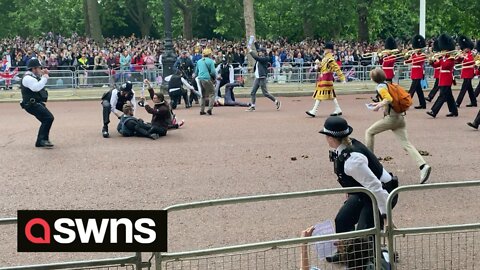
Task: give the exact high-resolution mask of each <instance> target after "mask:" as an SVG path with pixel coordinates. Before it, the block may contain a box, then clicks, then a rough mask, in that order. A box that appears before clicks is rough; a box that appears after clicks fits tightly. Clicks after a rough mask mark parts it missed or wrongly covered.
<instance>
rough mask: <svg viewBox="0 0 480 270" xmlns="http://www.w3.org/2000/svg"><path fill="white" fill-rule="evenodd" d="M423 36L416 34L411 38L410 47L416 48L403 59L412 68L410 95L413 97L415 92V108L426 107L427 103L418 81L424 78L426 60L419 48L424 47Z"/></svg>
mask: <svg viewBox="0 0 480 270" xmlns="http://www.w3.org/2000/svg"><path fill="white" fill-rule="evenodd" d="M426 45H427V44H426V43H425V38H424V37H422V36H421V35H416V36H414V37H413V39H412V47H413V49H414V50H416V52H415V53H413V54H412V56H411V57H410V58H409V59H407V60H405V64H411V65H412V70H411V71H410V78H411V79H412V84H411V85H410V91H408V92H409V93H410V96H411V97H412V98H413V95H414V94H415V93H417V95H418V101H419V102H420V105H419V106H416V107H414V108H415V109H426V108H427V103H426V102H425V97H424V95H423V89H422V85H421V83H420V81H421V80H422V79H423V78H424V71H423V65H424V63H425V60H426V56H425V54H423V53H422V51H421V49H423V48H425V47H426Z"/></svg>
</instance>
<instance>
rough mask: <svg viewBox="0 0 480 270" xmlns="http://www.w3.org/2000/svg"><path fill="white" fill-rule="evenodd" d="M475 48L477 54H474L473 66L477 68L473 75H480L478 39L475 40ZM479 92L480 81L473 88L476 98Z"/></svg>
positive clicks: (479, 42)
mask: <svg viewBox="0 0 480 270" xmlns="http://www.w3.org/2000/svg"><path fill="white" fill-rule="evenodd" d="M475 49H476V50H477V55H476V56H475V66H476V67H477V69H476V70H475V75H477V76H480V40H477V45H476V46H475ZM479 94H480V82H479V83H478V85H477V87H476V88H475V97H476V98H478V95H479Z"/></svg>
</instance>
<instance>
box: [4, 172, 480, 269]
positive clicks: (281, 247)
mask: <svg viewBox="0 0 480 270" xmlns="http://www.w3.org/2000/svg"><path fill="white" fill-rule="evenodd" d="M466 187H480V181H469V182H451V183H437V184H425V185H412V186H401V187H399V188H397V189H395V190H394V191H393V192H392V193H391V194H390V195H389V198H388V201H387V220H388V224H393V226H389V227H387V229H386V231H384V232H383V231H381V228H380V220H379V217H378V215H374V224H375V226H374V227H373V228H370V229H366V230H360V231H353V232H347V233H338V234H329V235H322V236H313V237H307V238H291V239H282V240H276V241H267V242H257V243H250V244H243V245H233V246H226V247H218V248H209V249H201V250H190V251H181V252H165V253H160V252H156V253H153V254H151V257H150V260H149V261H148V262H142V257H141V253H136V254H135V255H134V256H130V257H124V258H109V259H100V260H89V261H77V262H64V263H51V264H44V265H28V266H14V267H3V268H0V270H13V269H48V270H50V269H67V268H74V269H100V268H102V269H115V268H116V269H120V268H121V269H142V268H148V269H151V267H154V269H156V270H161V269H167V270H191V269H195V270H203V269H222V270H229V269H232V270H233V269H276V270H277V269H279V270H280V269H288V270H290V269H292V270H293V269H298V268H299V265H300V258H301V254H302V251H303V250H305V249H306V250H307V251H306V253H307V254H308V255H309V259H310V264H309V266H310V267H311V266H313V265H315V267H317V269H338V268H337V267H336V266H334V265H333V264H329V263H326V262H325V261H324V260H323V259H322V258H318V256H316V253H317V252H318V248H319V247H318V245H317V243H319V242H321V243H325V241H335V242H336V243H338V245H339V250H340V247H341V246H342V245H343V248H344V249H348V245H349V244H348V243H352V241H353V240H355V241H356V240H359V239H361V242H360V244H359V242H356V243H357V244H358V245H361V247H360V250H359V252H360V253H361V256H366V257H367V261H368V263H367V265H365V264H364V263H365V261H362V262H361V263H362V265H360V266H359V265H357V266H356V267H358V268H355V269H369V270H370V269H376V270H380V269H382V270H383V269H385V268H384V267H385V262H383V261H381V258H382V257H381V256H382V255H381V254H382V253H383V250H384V248H383V247H382V245H381V242H380V239H381V238H382V237H384V238H386V239H387V240H388V241H387V242H388V245H387V251H388V261H389V262H390V263H389V265H388V267H389V268H388V269H392V270H396V269H409V270H410V269H476V268H477V267H478V265H480V260H479V258H480V240H478V237H480V223H473V224H456V225H442V226H435V227H416V228H415V227H412V228H396V227H395V226H394V224H395V223H394V217H393V211H392V208H391V205H392V199H393V197H394V196H395V195H397V194H399V193H402V192H407V191H422V190H435V189H445V188H448V189H454V188H466ZM351 192H362V193H365V194H366V195H368V196H369V197H370V198H371V200H372V202H373V203H372V208H373V209H377V202H376V200H375V198H374V196H373V194H372V193H371V192H370V191H368V190H367V189H365V188H345V189H344V188H339V189H328V190H313V191H304V192H292V193H279V194H268V195H258V196H248V197H237V198H227V199H218V200H209V201H201V202H194V203H186V204H177V205H173V206H170V207H167V208H165V209H164V210H166V211H168V212H169V213H170V214H169V217H171V213H172V212H178V211H183V210H188V209H199V208H206V207H214V206H225V205H233V204H235V205H238V204H242V205H243V204H246V203H254V202H266V201H278V200H286V199H295V198H307V197H314V196H326V195H335V194H344V193H351ZM433 203H434V202H433ZM16 222H17V220H16V218H4V219H0V226H2V225H11V224H16ZM212 222H213V221H212ZM354 250H355V251H358V248H357V249H354ZM317 255H318V254H317ZM372 258H373V259H372ZM153 259H155V261H154V264H151V263H150V262H151V261H152V260H153ZM347 260H349V258H347ZM354 260H357V259H356V258H354ZM370 263H371V264H370ZM382 263H383V265H382ZM309 269H315V268H309Z"/></svg>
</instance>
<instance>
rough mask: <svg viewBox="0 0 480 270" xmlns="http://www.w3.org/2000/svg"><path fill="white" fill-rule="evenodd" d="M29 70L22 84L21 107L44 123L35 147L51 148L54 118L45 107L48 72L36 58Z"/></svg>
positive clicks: (29, 62) (30, 63)
mask: <svg viewBox="0 0 480 270" xmlns="http://www.w3.org/2000/svg"><path fill="white" fill-rule="evenodd" d="M27 69H28V71H27V72H26V73H25V75H24V76H23V78H22V81H21V82H20V89H21V91H22V102H20V106H21V107H22V108H23V109H24V110H25V111H26V112H27V113H29V114H31V115H33V116H35V117H36V118H37V119H38V121H40V122H41V123H42V124H41V125H40V129H39V130H38V135H37V142H36V143H35V147H42V148H50V147H53V144H52V143H51V142H50V138H49V136H50V128H51V127H52V124H53V120H54V117H53V114H52V113H51V112H50V111H49V110H48V109H47V106H46V105H45V102H47V99H48V92H47V90H45V85H46V84H47V81H48V70H47V69H42V65H41V64H40V62H39V61H38V59H36V58H32V59H31V60H30V61H28V64H27Z"/></svg>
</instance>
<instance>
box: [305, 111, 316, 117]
mask: <svg viewBox="0 0 480 270" xmlns="http://www.w3.org/2000/svg"><path fill="white" fill-rule="evenodd" d="M305 113H306V114H307V115H308V116H311V117H315V114H313V113H311V112H310V111H306V112H305Z"/></svg>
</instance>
